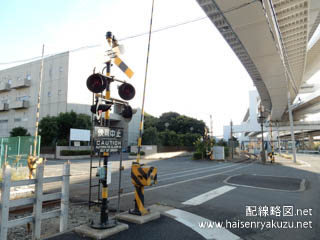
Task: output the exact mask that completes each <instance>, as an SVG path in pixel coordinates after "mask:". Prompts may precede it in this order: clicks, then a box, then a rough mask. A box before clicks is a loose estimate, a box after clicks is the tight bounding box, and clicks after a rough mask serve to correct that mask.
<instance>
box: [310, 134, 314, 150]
mask: <svg viewBox="0 0 320 240" xmlns="http://www.w3.org/2000/svg"><path fill="white" fill-rule="evenodd" d="M313 147H314V142H313V136H311V135H309V148H310V150H312V149H313Z"/></svg>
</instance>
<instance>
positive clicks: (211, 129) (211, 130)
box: [210, 114, 213, 138]
mask: <svg viewBox="0 0 320 240" xmlns="http://www.w3.org/2000/svg"><path fill="white" fill-rule="evenodd" d="M210 132H211V138H213V127H212V115H211V114H210Z"/></svg>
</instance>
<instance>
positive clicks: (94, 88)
mask: <svg viewBox="0 0 320 240" xmlns="http://www.w3.org/2000/svg"><path fill="white" fill-rule="evenodd" d="M110 80H111V79H110V77H107V76H104V75H102V74H100V73H94V74H92V75H90V76H89V77H88V79H87V88H88V89H89V90H90V91H91V92H93V93H101V92H103V91H104V90H105V89H106V87H107V84H109V81H110Z"/></svg>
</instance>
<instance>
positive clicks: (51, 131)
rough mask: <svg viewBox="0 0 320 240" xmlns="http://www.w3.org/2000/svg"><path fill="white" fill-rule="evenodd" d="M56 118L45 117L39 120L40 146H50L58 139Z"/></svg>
mask: <svg viewBox="0 0 320 240" xmlns="http://www.w3.org/2000/svg"><path fill="white" fill-rule="evenodd" d="M58 132H59V128H58V118H57V117H50V116H46V117H44V118H42V119H41V120H40V123H39V135H40V136H41V145H43V146H51V145H53V144H54V143H55V141H56V140H57V139H58Z"/></svg>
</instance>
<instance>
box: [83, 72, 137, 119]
mask: <svg viewBox="0 0 320 240" xmlns="http://www.w3.org/2000/svg"><path fill="white" fill-rule="evenodd" d="M114 81H118V82H121V85H120V86H119V87H118V94H119V96H120V97H121V98H122V99H123V100H125V101H129V100H131V99H133V98H134V96H135V93H136V91H135V88H134V87H133V86H132V85H131V84H129V83H127V82H124V81H122V80H118V79H115V78H114V77H110V76H104V75H102V74H100V73H94V74H92V75H90V76H89V77H88V79H87V88H88V89H89V90H90V91H91V92H93V93H96V94H97V93H102V92H103V91H104V90H106V89H107V88H109V85H110V84H111V82H114ZM103 101H104V102H105V103H102V102H103ZM114 103H120V104H121V105H122V112H121V115H122V117H123V118H125V119H131V117H132V114H133V111H132V108H131V107H130V106H129V104H128V103H127V102H124V101H121V100H117V99H113V100H106V99H103V98H101V97H100V96H98V95H96V103H95V104H94V105H92V106H91V108H90V110H91V112H92V113H93V114H97V115H96V119H97V120H98V121H99V120H100V117H101V113H102V112H106V111H108V110H109V109H110V108H111V107H112V105H113V104H114Z"/></svg>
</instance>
